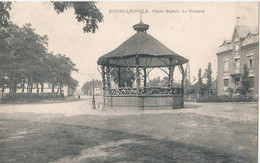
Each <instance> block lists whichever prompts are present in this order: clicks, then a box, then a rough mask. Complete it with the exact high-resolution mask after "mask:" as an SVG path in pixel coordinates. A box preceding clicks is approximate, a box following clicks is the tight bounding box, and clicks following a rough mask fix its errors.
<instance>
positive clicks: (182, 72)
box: [180, 65, 185, 94]
mask: <svg viewBox="0 0 260 163" xmlns="http://www.w3.org/2000/svg"><path fill="white" fill-rule="evenodd" d="M180 70H181V75H182V79H181V88H182V94H184V79H185V72H184V68H183V65H180Z"/></svg>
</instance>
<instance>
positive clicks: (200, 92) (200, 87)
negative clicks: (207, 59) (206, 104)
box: [198, 68, 204, 96]
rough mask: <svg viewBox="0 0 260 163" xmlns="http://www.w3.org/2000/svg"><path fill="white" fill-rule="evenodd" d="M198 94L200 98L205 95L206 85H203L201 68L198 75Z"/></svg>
mask: <svg viewBox="0 0 260 163" xmlns="http://www.w3.org/2000/svg"><path fill="white" fill-rule="evenodd" d="M198 93H199V96H201V95H204V84H203V83H202V77H201V68H200V69H199V74H198Z"/></svg>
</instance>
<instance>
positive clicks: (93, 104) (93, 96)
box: [92, 79, 96, 109]
mask: <svg viewBox="0 0 260 163" xmlns="http://www.w3.org/2000/svg"><path fill="white" fill-rule="evenodd" d="M92 109H96V105H95V88H94V79H93V91H92Z"/></svg>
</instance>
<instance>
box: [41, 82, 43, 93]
mask: <svg viewBox="0 0 260 163" xmlns="http://www.w3.org/2000/svg"><path fill="white" fill-rule="evenodd" d="M43 87H44V84H43V83H41V93H43Z"/></svg>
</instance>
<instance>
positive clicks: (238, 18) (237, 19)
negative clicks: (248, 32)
mask: <svg viewBox="0 0 260 163" xmlns="http://www.w3.org/2000/svg"><path fill="white" fill-rule="evenodd" d="M239 19H240V17H237V26H238V22H239Z"/></svg>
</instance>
